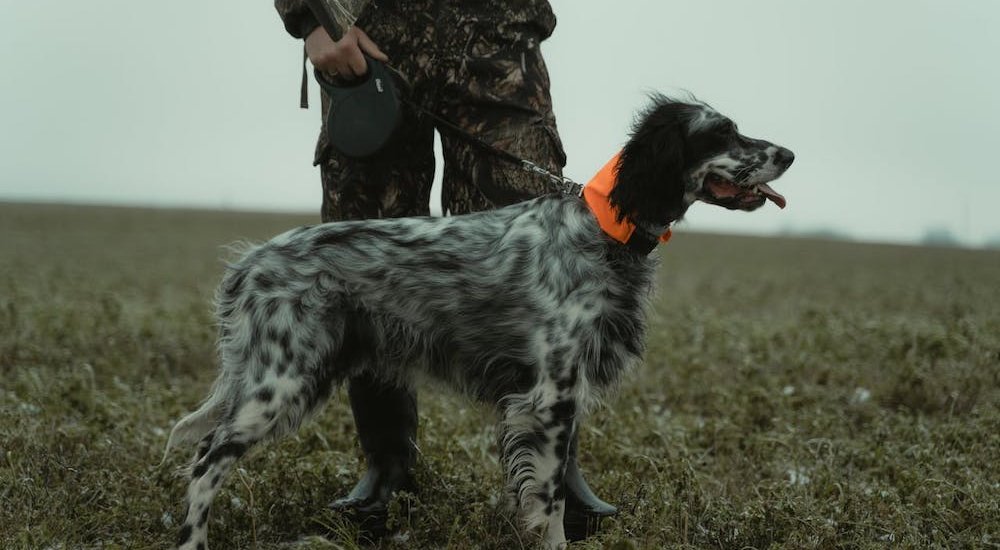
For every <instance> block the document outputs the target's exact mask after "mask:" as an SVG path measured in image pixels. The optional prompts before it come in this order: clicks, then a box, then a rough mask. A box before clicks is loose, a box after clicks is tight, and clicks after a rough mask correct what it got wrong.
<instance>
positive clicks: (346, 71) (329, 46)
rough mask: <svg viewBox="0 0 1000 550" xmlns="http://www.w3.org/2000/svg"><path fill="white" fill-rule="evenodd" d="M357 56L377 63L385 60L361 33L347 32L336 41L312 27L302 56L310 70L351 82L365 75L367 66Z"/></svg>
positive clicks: (362, 59)
mask: <svg viewBox="0 0 1000 550" xmlns="http://www.w3.org/2000/svg"><path fill="white" fill-rule="evenodd" d="M361 52H364V53H366V54H368V55H370V56H372V57H373V58H375V59H378V60H379V61H383V62H384V61H388V60H389V57H388V56H386V55H385V54H384V53H382V50H380V49H379V47H378V46H377V45H376V44H375V43H374V42H372V40H371V38H368V35H367V34H365V31H363V30H361V29H359V28H357V27H353V26H352V27H351V28H349V29H347V32H346V33H344V36H343V37H341V39H340V40H337V41H334V40H333V39H332V38H330V35H329V34H328V33H327V32H326V29H324V28H323V27H316V30H314V31H313V32H311V33H309V36H307V37H306V55H308V56H309V61H310V62H312V64H313V67H316V68H317V69H319V70H321V71H324V72H327V73H332V74H335V75H339V76H340V77H342V78H347V79H351V78H355V77H358V76H362V75H363V74H365V72H367V71H368V63H366V62H365V58H364V56H363V55H362V53H361Z"/></svg>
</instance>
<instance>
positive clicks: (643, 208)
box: [167, 96, 794, 550]
mask: <svg viewBox="0 0 1000 550" xmlns="http://www.w3.org/2000/svg"><path fill="white" fill-rule="evenodd" d="M793 159H794V156H793V155H792V153H791V151H789V150H787V149H785V148H782V147H779V146H776V145H773V144H771V143H768V142H766V141H762V140H757V139H751V138H748V137H745V136H742V135H740V134H739V133H738V132H737V129H736V126H735V125H734V124H733V122H732V121H730V120H729V119H728V118H726V117H724V116H722V115H720V114H718V113H717V112H716V111H714V110H712V109H711V108H709V107H708V106H706V105H704V104H701V103H697V102H694V101H688V102H682V101H677V100H672V99H668V98H665V97H662V96H656V97H654V98H653V102H652V106H651V107H650V108H649V109H648V110H647V111H646V112H645V113H643V114H642V116H641V117H640V118H639V120H638V122H637V123H636V125H635V127H634V129H633V132H632V135H631V137H630V139H629V141H628V143H627V144H626V145H625V147H624V149H623V150H622V151H621V153H620V155H619V157H618V158H617V160H616V161H613V162H612V163H609V166H610V168H611V173H612V178H611V184H610V185H608V190H609V191H610V192H609V193H606V194H602V193H600V192H597V193H584V197H585V198H581V197H579V196H575V195H573V194H561V193H556V194H552V195H548V196H543V197H540V198H537V199H534V200H530V201H527V202H523V203H519V204H515V205H512V206H508V207H505V208H502V209H498V210H493V211H488V212H479V213H475V214H469V215H463V216H454V217H444V218H402V219H380V220H369V221H350V222H339V223H327V224H322V225H315V226H309V227H301V228H297V229H293V230H291V231H288V232H287V233H284V234H282V235H279V236H277V237H275V238H274V239H272V240H271V241H269V242H267V243H265V244H263V245H260V246H257V247H255V248H252V249H251V250H249V251H248V252H246V253H245V254H244V255H243V257H242V258H241V259H239V260H238V261H236V262H235V263H233V264H232V265H230V266H229V267H228V269H227V271H226V274H225V277H224V278H223V281H222V283H221V285H220V287H219V289H218V292H217V296H216V303H217V315H218V323H219V344H218V347H219V352H220V356H221V369H220V372H219V375H218V379H217V380H216V381H215V384H214V386H213V387H212V390H211V393H210V395H209V396H208V398H207V399H206V400H205V401H204V403H203V404H202V405H201V406H200V408H198V409H197V410H196V411H195V412H193V413H191V414H189V415H188V416H186V417H185V418H183V419H182V420H180V421H179V422H178V423H177V425H176V426H175V427H174V428H173V431H172V432H171V434H170V439H169V441H168V443H167V450H168V451H169V449H170V448H171V446H172V445H175V444H180V443H187V444H192V443H194V442H196V441H200V443H198V445H197V450H196V453H195V458H194V462H193V464H192V470H191V481H190V485H189V486H188V490H187V503H188V508H187V515H186V518H185V520H184V523H183V527H182V528H181V531H180V533H179V537H178V539H177V544H178V546H179V547H180V548H184V549H191V550H195V549H203V548H206V547H207V531H208V528H207V518H208V512H209V508H210V505H211V502H212V499H213V497H214V496H215V494H216V492H217V491H218V490H219V486H220V485H221V484H222V481H223V478H224V477H225V476H226V474H227V473H228V472H229V471H230V470H231V469H232V467H233V464H234V463H235V462H236V460H237V459H238V458H239V457H241V456H243V455H244V454H245V453H246V452H247V451H248V450H250V448H251V447H252V446H253V445H254V444H256V443H257V442H259V441H262V440H267V439H274V438H276V437H278V436H281V435H284V434H288V433H290V432H293V431H295V430H296V429H297V428H298V427H299V425H300V424H301V423H302V422H303V420H305V419H306V418H308V417H309V416H310V415H311V414H314V413H315V412H316V411H317V410H319V409H320V408H321V405H323V404H324V402H325V401H326V400H327V399H328V398H329V396H330V393H331V391H332V390H333V389H334V387H336V386H337V384H339V383H341V382H343V381H344V380H345V379H347V378H348V377H351V376H355V375H357V374H359V373H360V372H362V371H368V372H370V373H375V374H376V375H377V376H379V377H382V378H383V379H385V380H387V381H391V382H392V383H395V384H400V385H404V386H405V385H409V384H412V383H413V381H414V378H415V377H416V375H417V374H418V371H420V372H423V373H426V374H428V375H430V376H432V377H434V378H436V379H439V380H442V381H445V382H446V383H449V384H450V385H452V386H454V387H455V388H458V389H459V390H460V391H462V392H464V393H466V394H468V395H470V396H472V397H474V398H476V399H480V400H483V401H486V402H489V403H491V404H493V405H495V406H496V408H497V410H498V414H499V418H500V421H499V434H500V449H501V460H502V464H503V466H504V468H505V470H506V477H507V480H508V490H509V494H510V495H511V497H512V500H513V502H514V503H515V505H516V506H517V507H518V510H519V511H520V513H521V514H522V518H523V520H524V524H525V527H526V528H528V529H535V530H537V531H538V532H540V534H541V536H542V538H543V539H544V541H545V543H547V544H548V546H550V547H553V548H557V547H560V546H562V545H564V544H565V543H566V537H565V533H564V530H563V512H564V492H563V488H562V479H563V474H564V472H565V460H566V455H567V444H568V442H569V441H570V439H571V435H572V433H573V432H574V430H576V429H577V426H578V425H579V422H580V421H581V419H582V418H583V417H584V415H585V413H586V412H587V410H588V408H590V406H591V405H592V404H593V403H594V402H595V401H596V400H597V399H599V398H600V397H601V396H602V395H603V394H604V392H605V390H608V389H610V388H613V387H614V386H615V384H616V382H618V380H619V379H620V378H621V376H622V374H623V373H624V372H625V371H626V369H627V368H628V367H629V366H630V365H632V364H634V363H636V362H637V361H639V360H640V358H641V357H642V354H643V349H644V345H645V344H644V333H645V331H646V318H645V312H644V310H645V306H646V305H647V302H648V301H649V296H650V294H651V287H652V282H653V274H654V270H655V267H656V265H657V260H656V255H655V254H654V255H649V254H648V253H649V252H650V250H651V249H652V246H654V245H655V242H656V236H657V235H660V234H661V233H663V232H664V231H668V230H669V227H670V225H671V224H672V223H673V222H674V221H676V220H678V219H680V218H681V216H683V215H684V213H685V211H686V210H687V209H688V207H689V206H691V204H692V203H694V202H695V201H697V200H701V201H704V202H708V203H712V204H717V205H720V206H724V207H727V208H730V209H740V210H754V209H757V208H759V207H760V206H762V205H763V204H764V203H765V202H766V201H767V200H768V199H770V200H771V201H773V202H775V203H776V204H778V205H779V206H781V207H784V203H785V200H784V198H783V197H782V196H781V195H780V194H778V193H777V192H776V191H774V190H773V189H772V188H771V187H770V186H769V185H768V182H770V181H771V180H773V179H775V178H777V177H778V176H780V175H781V174H782V173H784V171H785V170H786V169H787V168H788V166H789V165H791V163H792V160H793ZM607 169H608V167H606V171H607ZM595 201H596V202H597V203H600V202H601V201H603V202H604V204H603V206H602V205H601V204H595ZM602 208H604V211H605V212H613V213H614V214H613V215H611V216H607V215H606V214H605V215H604V216H603V218H601V217H600V216H599V215H595V213H596V212H598V211H600V210H601V209H602ZM608 218H611V219H610V220H609V219H608ZM607 224H610V226H608V225H607ZM622 224H624V227H626V229H628V231H627V233H632V234H633V237H631V238H628V239H627V241H625V240H624V239H619V240H615V238H612V237H611V235H613V234H615V232H616V230H615V228H614V227H619V228H620V227H622ZM612 226H614V227H612ZM602 229H603V230H602ZM642 236H645V237H642ZM636 242H638V243H639V246H636V245H635V243H636ZM644 243H645V244H644ZM649 243H653V244H652V245H650V244H649ZM456 291H457V292H456Z"/></svg>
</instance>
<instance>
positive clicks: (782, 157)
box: [774, 147, 795, 168]
mask: <svg viewBox="0 0 1000 550" xmlns="http://www.w3.org/2000/svg"><path fill="white" fill-rule="evenodd" d="M794 161H795V153H793V152H791V151H790V150H788V149H785V148H784V147H778V152H777V153H775V154H774V163H775V164H777V165H778V166H780V167H782V168H788V167H789V166H791V165H792V162H794Z"/></svg>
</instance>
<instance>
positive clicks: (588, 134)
mask: <svg viewBox="0 0 1000 550" xmlns="http://www.w3.org/2000/svg"><path fill="white" fill-rule="evenodd" d="M404 1H405V0H404ZM4 4H5V6H4V9H3V16H2V17H0V71H2V76H0V200H46V201H76V202H101V203H103V202H113V203H126V204H144V205H162V206H202V207H224V208H248V209H260V210H295V211H318V208H319V202H320V193H319V182H318V174H317V172H316V170H315V169H314V168H312V166H311V159H312V150H313V144H314V142H315V138H316V133H317V131H318V126H319V114H318V109H317V108H315V107H314V108H313V109H311V110H309V111H302V110H300V109H299V108H298V86H299V76H300V71H301V66H300V64H299V62H300V59H301V57H300V56H301V45H300V43H297V42H296V41H295V40H293V39H292V38H291V37H289V36H288V35H286V34H285V31H284V29H283V28H282V26H281V22H280V20H279V18H278V16H277V14H276V13H275V11H274V8H273V5H272V3H271V2H269V1H268V2H248V1H247V0H211V1H194V0H188V1H182V2H142V1H135V0H94V1H90V2H70V1H67V0H33V1H32V2H5V3H4ZM552 4H553V7H554V9H555V11H556V15H557V16H558V18H559V25H558V27H557V29H556V32H555V34H554V36H553V37H552V38H551V39H550V40H549V41H547V42H545V43H544V45H543V51H544V53H545V56H546V59H547V62H548V65H549V70H550V73H551V76H552V93H553V99H554V102H555V109H556V115H557V118H558V123H559V129H560V132H561V134H562V136H563V141H564V143H565V146H566V150H567V153H568V155H569V164H568V166H567V169H566V173H567V175H569V176H571V177H573V178H575V179H577V180H581V181H585V180H586V179H588V178H589V176H590V175H591V174H592V173H593V172H595V171H596V170H597V169H598V168H599V167H600V166H601V165H602V164H603V163H604V162H605V161H606V160H607V159H608V158H609V157H610V156H611V155H612V154H613V153H614V152H615V151H616V150H617V148H618V147H620V145H621V144H622V143H623V141H624V140H625V138H626V132H627V128H628V126H629V124H630V122H631V119H632V114H633V112H634V111H635V110H636V109H637V108H639V107H640V106H641V105H642V104H643V102H644V94H645V93H646V92H647V91H650V90H662V91H670V90H678V89H683V90H689V91H691V92H693V93H694V94H695V95H697V96H698V97H699V98H701V99H702V100H705V101H707V102H709V103H711V104H712V105H713V106H715V107H716V108H717V109H718V110H720V111H721V112H723V113H724V114H727V115H729V116H731V117H732V118H734V119H735V120H736V121H737V122H738V123H739V125H740V128H741V130H742V131H743V132H744V133H746V134H748V135H751V136H754V137H761V138H766V139H770V140H772V141H775V142H778V143H781V144H783V145H785V146H787V147H789V148H791V149H792V150H794V151H795V153H796V155H797V160H796V163H795V165H794V166H793V167H792V169H791V170H790V171H789V172H788V174H787V175H786V176H785V177H784V178H782V179H781V180H779V182H778V184H776V185H775V188H776V189H778V190H779V191H781V192H782V193H784V195H785V196H786V197H787V198H788V208H787V209H785V210H783V211H781V210H778V209H777V208H776V207H775V206H774V205H773V204H768V205H767V206H766V207H765V208H764V209H762V210H761V211H758V212H755V213H752V214H744V213H733V212H729V211H724V210H721V209H718V208H714V207H710V206H707V205H696V206H695V207H694V208H692V209H691V211H690V212H689V215H688V219H687V227H689V228H692V229H696V230H713V231H729V232H741V233H754V234H767V233H772V232H777V231H782V230H787V229H796V230H815V229H831V230H834V231H836V232H839V233H843V234H847V235H850V236H853V237H856V238H861V239H865V240H882V241H894V242H912V241H917V240H919V239H921V238H922V237H923V235H924V233H925V232H926V231H927V230H928V229H929V228H946V229H949V230H951V231H952V232H953V233H954V234H955V235H956V236H958V237H959V238H961V239H963V240H964V241H966V242H968V243H970V244H980V243H982V242H985V241H987V240H992V241H1000V215H998V214H997V212H996V211H995V210H996V208H997V206H998V205H1000V185H997V183H998V181H997V180H998V177H997V174H996V172H997V169H996V168H995V167H994V166H993V164H992V161H993V160H995V157H997V156H998V155H1000V151H998V150H997V146H998V145H1000V143H998V142H1000V140H998V136H1000V70H998V68H997V67H998V65H1000V63H998V61H997V55H998V53H1000V33H998V32H996V29H997V28H1000V2H998V1H996V0H938V1H929V0H881V1H877V2H873V1H861V0H841V1H838V2H819V1H814V0H758V1H756V2H747V1H745V0H684V1H674V0H644V1H640V0H632V1H629V0H619V1H617V2H596V1H583V0H553V2H552ZM315 92H316V90H315V87H314V89H313V93H314V97H315Z"/></svg>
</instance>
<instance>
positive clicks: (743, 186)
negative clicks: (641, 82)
mask: <svg viewBox="0 0 1000 550" xmlns="http://www.w3.org/2000/svg"><path fill="white" fill-rule="evenodd" d="M793 160H795V155H794V154H793V153H792V152H791V151H789V150H788V149H785V148H784V147H781V146H778V145H775V144H773V143H770V142H767V141H764V140H759V139H753V138H749V137H746V136H744V135H742V134H740V133H739V131H738V130H737V128H736V125H735V124H734V123H733V121H732V120H730V119H728V118H726V117H725V116H722V115H721V114H719V113H718V112H716V111H715V110H714V109H712V108H711V107H709V106H708V105H705V104H703V103H697V102H683V101H677V100H673V99H669V98H666V97H664V96H655V97H654V98H653V104H652V106H651V107H650V108H649V109H648V110H647V111H646V112H645V113H643V114H642V115H641V116H640V117H639V120H638V122H637V123H636V125H635V127H634V128H633V131H632V137H631V139H630V140H629V141H628V143H627V144H626V145H625V147H624V149H622V154H621V160H620V162H619V166H618V178H617V182H616V184H615V187H614V189H613V190H612V191H611V194H610V200H611V203H612V205H614V206H615V207H616V208H617V209H618V212H619V215H620V216H622V217H629V218H631V219H632V220H633V221H636V222H645V223H651V224H657V225H668V224H669V223H670V222H673V221H676V220H678V219H680V218H681V217H682V216H683V215H684V213H685V212H686V211H687V209H688V207H689V206H691V204H692V203H694V202H695V201H698V200H700V201H703V202H706V203H710V204H715V205H718V206H723V207H725V208H729V209H731V210H746V211H750V210H756V209H757V208H760V207H761V206H763V205H764V203H765V202H767V201H768V200H770V201H771V202H773V203H775V204H777V205H778V206H779V207H781V208H784V207H785V198H784V197H782V196H781V195H780V194H779V193H778V192H777V191H775V190H774V189H772V188H771V186H770V185H769V183H770V182H771V181H772V180H775V179H777V178H778V177H779V176H781V175H782V174H783V173H784V172H785V170H787V169H788V167H789V166H791V164H792V161H793Z"/></svg>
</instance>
